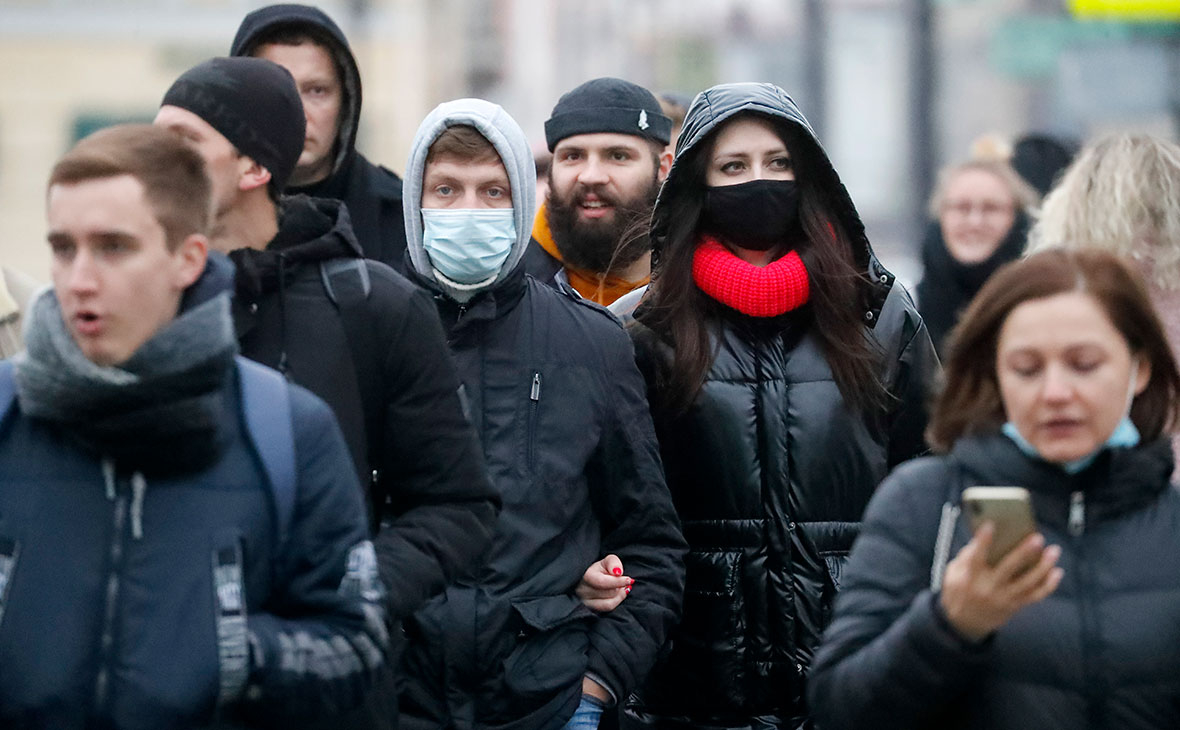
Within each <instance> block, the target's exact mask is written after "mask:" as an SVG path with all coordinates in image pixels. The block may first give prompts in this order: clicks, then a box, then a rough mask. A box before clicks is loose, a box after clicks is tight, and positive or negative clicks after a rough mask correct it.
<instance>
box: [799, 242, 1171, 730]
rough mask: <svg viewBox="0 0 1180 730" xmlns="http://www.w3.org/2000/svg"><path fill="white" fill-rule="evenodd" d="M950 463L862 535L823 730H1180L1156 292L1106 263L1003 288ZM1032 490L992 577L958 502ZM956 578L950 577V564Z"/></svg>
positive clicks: (886, 506) (964, 340)
mask: <svg viewBox="0 0 1180 730" xmlns="http://www.w3.org/2000/svg"><path fill="white" fill-rule="evenodd" d="M945 365H946V370H945V376H946V377H945V387H944V389H943V391H942V393H941V394H939V396H938V398H937V400H936V402H935V405H934V409H933V412H932V415H931V422H930V431H929V435H930V441H931V444H932V445H933V447H934V448H935V450H936V451H937V452H939V454H938V455H937V456H932V457H929V458H923V459H918V460H915V461H913V462H910V463H908V464H905V465H903V466H901V467H899V468H898V469H897V470H896V471H894V472H893V474H891V475H890V476H889V478H888V479H887V480H886V481H885V482H884V483H883V484H882V485H881V487H880V489H879V490H878V491H877V494H876V495H875V496H874V497H873V501H872V503H870V505H869V508H868V511H867V512H866V514H865V522H864V528H863V530H862V532H861V536H860V538H859V539H858V540H857V542H856V545H855V547H854V548H853V551H852V556H851V558H850V559H849V562H848V570H847V572H846V573H845V586H844V591H843V592H842V593H841V595H840V597H839V599H837V601H836V615H835V619H834V620H833V622H832V625H831V627H830V628H829V629H828V631H827V633H826V634H825V636H824V643H823V645H822V646H821V647H820V650H819V652H818V653H817V654H816V659H815V668H814V671H813V673H812V676H811V683H810V694H811V698H812V704H813V707H814V708H815V714H816V720H817V723H818V724H819V726H820V727H823V728H825V730H859V729H860V728H867V727H872V728H898V729H902V728H904V729H905V730H922V729H924V728H948V727H951V728H980V729H982V728H987V729H988V730H1006V729H1008V728H1012V729H1016V728H1021V729H1023V728H1048V729H1052V728H1061V729H1062V730H1066V729H1069V730H1073V729H1074V728H1080V727H1090V728H1119V729H1120V730H1147V729H1148V728H1151V729H1153V730H1165V728H1175V727H1178V726H1180V654H1178V653H1177V652H1175V651H1172V650H1171V647H1173V646H1175V645H1176V643H1177V642H1178V641H1180V572H1178V571H1177V570H1176V559H1175V556H1176V555H1177V554H1180V531H1178V530H1177V529H1176V525H1177V524H1180V492H1178V491H1177V490H1176V489H1174V488H1172V486H1171V485H1170V484H1169V475H1170V474H1171V473H1172V463H1173V462H1172V452H1171V449H1170V448H1169V441H1168V438H1167V435H1168V434H1169V433H1170V432H1172V431H1173V430H1174V428H1175V427H1176V425H1177V417H1178V415H1180V373H1177V369H1176V361H1175V359H1174V358H1173V356H1172V353H1171V350H1170V349H1169V347H1168V343H1167V339H1166V336H1165V335H1164V332H1163V328H1162V327H1161V325H1160V322H1159V319H1158V318H1157V317H1156V315H1155V312H1154V311H1153V309H1152V306H1151V303H1150V300H1149V298H1148V296H1147V293H1146V292H1145V291H1144V287H1143V282H1142V280H1141V279H1140V278H1139V277H1138V276H1136V275H1135V273H1134V272H1133V271H1132V270H1131V269H1130V268H1129V267H1127V266H1126V265H1125V264H1124V263H1123V262H1121V261H1120V260H1119V259H1118V258H1117V257H1115V256H1113V255H1111V254H1109V253H1106V252H1102V251H1086V250H1081V249H1079V250H1069V251H1061V250H1057V251H1045V252H1041V253H1036V254H1033V255H1031V256H1030V257H1028V258H1027V259H1024V260H1021V261H1017V262H1014V263H1011V264H1009V265H1007V266H1005V267H1004V268H1002V269H1000V271H998V272H996V274H995V276H993V277H992V278H991V279H990V280H989V281H988V282H987V283H986V284H985V285H984V287H983V289H982V290H980V292H979V295H978V296H977V297H976V298H975V300H974V301H973V302H972V304H971V307H970V308H969V309H968V310H967V313H966V314H965V315H964V317H963V320H962V321H961V322H960V324H959V325H958V327H957V328H956V329H955V331H954V333H953V334H952V336H951V343H950V346H949V354H948V356H947V359H946V361H945ZM979 485H1008V486H1017V487H1023V488H1025V489H1026V490H1028V492H1029V493H1030V494H1031V506H1032V510H1033V513H1034V515H1035V521H1036V530H1037V531H1036V532H1035V533H1034V534H1031V535H1028V536H1027V537H1026V538H1025V539H1023V540H1022V541H1021V542H1019V543H1017V545H1016V546H1015V547H1013V548H1011V549H1010V550H1009V551H1008V552H1007V553H1006V554H1004V555H1002V556H1000V557H998V559H994V560H991V561H989V558H988V552H989V550H990V548H991V546H992V543H993V539H995V538H996V537H997V535H999V534H1000V533H999V531H998V530H997V527H996V525H995V523H993V522H985V523H983V525H982V526H980V528H979V529H978V530H977V531H976V532H975V533H974V534H972V533H971V531H970V527H969V525H968V520H967V515H965V514H961V512H966V511H967V509H966V508H961V506H960V503H961V495H962V492H963V490H964V489H965V488H968V487H973V486H979ZM951 556H953V559H950V560H949V562H948V559H949V558H951Z"/></svg>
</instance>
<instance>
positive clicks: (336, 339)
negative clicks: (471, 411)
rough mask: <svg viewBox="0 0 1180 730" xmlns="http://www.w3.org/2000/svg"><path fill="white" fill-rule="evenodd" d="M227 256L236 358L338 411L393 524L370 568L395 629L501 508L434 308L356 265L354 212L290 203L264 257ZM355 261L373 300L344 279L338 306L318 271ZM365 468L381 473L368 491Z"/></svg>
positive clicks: (417, 293)
mask: <svg viewBox="0 0 1180 730" xmlns="http://www.w3.org/2000/svg"><path fill="white" fill-rule="evenodd" d="M231 257H232V258H233V259H234V261H235V263H236V264H237V265H238V271H237V276H236V282H235V285H236V288H237V296H236V298H235V300H234V324H235V327H236V328H237V332H238V341H239V343H240V345H241V349H242V354H243V355H245V356H246V357H248V358H250V359H252V360H256V361H258V362H261V363H262V364H264V365H269V366H271V367H275V368H278V369H280V370H282V371H284V372H285V373H286V374H287V376H288V377H289V378H290V379H291V380H293V381H294V382H296V383H299V384H300V385H302V386H304V387H305V388H307V389H308V390H310V391H311V392H313V393H315V394H316V395H318V396H320V397H321V398H323V399H324V400H325V401H327V403H328V405H329V406H331V407H332V410H333V412H334V413H335V414H336V418H337V419H338V420H339V422H340V425H341V429H342V430H343V431H344V436H345V440H346V441H347V442H348V445H349V449H350V450H351V452H352V455H353V458H354V459H355V460H356V462H357V467H358V472H359V474H360V475H361V479H363V482H362V483H364V484H366V485H370V486H371V487H372V490H371V493H370V494H369V498H370V508H371V509H372V510H373V511H374V516H375V517H376V518H381V519H383V520H385V521H386V522H387V523H389V524H388V526H387V527H386V529H383V530H382V531H381V534H380V535H379V536H378V537H377V539H376V544H377V555H378V558H379V559H380V562H381V577H382V579H383V580H384V581H386V583H387V585H388V586H389V588H390V591H389V593H390V603H389V610H390V614H391V617H392V618H394V619H400V618H402V617H404V616H405V615H407V614H409V613H410V612H412V611H413V610H414V609H416V608H417V607H418V606H419V605H421V604H422V603H423V602H424V601H425V600H426V599H427V598H429V597H430V596H432V595H435V594H437V593H438V592H439V591H441V590H442V588H443V586H444V585H445V584H446V583H447V582H448V581H449V580H450V579H451V578H452V577H453V576H454V574H455V573H456V572H457V571H460V570H465V569H466V568H467V566H468V565H469V564H470V563H471V562H472V561H473V560H475V559H476V558H477V557H478V556H479V555H481V554H482V553H483V552H484V550H485V549H486V547H487V545H488V543H489V542H490V540H491V530H492V525H493V523H494V521H495V514H496V506H497V503H498V498H497V497H496V494H495V492H494V490H493V489H492V486H491V484H490V483H489V482H488V478H487V475H486V473H485V471H484V468H483V460H482V458H481V457H480V454H479V450H478V449H479V447H478V442H477V441H476V438H475V434H474V433H473V431H472V428H471V426H470V424H468V423H467V420H466V418H465V417H464V415H463V410H462V406H461V404H460V402H459V395H458V387H459V379H458V376H457V374H456V373H455V368H454V365H453V364H452V362H451V360H450V357H449V355H448V353H447V347H446V340H445V338H444V335H443V332H442V327H441V325H440V323H439V321H438V315H437V313H436V312H435V309H434V304H433V302H432V301H431V300H430V297H429V295H427V294H426V293H425V292H423V291H422V290H421V289H418V288H417V287H415V286H414V285H413V284H411V283H410V282H409V281H408V280H406V279H405V278H404V277H402V276H400V275H399V274H397V273H396V272H394V271H392V270H391V269H389V267H387V266H384V265H383V264H379V263H377V262H375V261H364V260H363V259H361V258H360V250H359V247H358V246H357V243H356V239H355V238H354V237H353V235H352V232H351V230H350V228H349V222H348V213H347V211H346V210H345V209H344V207H343V206H342V205H341V204H340V203H339V202H337V201H333V200H317V199H313V198H307V197H305V196H292V197H289V198H285V199H284V204H283V211H282V216H281V218H280V226H279V233H278V235H277V236H275V239H274V240H273V241H271V243H270V245H269V246H268V247H267V249H266V250H265V251H260V252H259V251H248V250H238V251H235V252H233V253H232V254H231ZM349 260H355V261H358V262H361V263H362V265H363V266H364V271H365V272H366V273H367V275H368V279H369V283H370V287H371V290H370V292H369V294H368V295H367V296H363V295H355V296H354V297H352V298H350V297H349V296H347V294H346V287H347V286H348V285H349V284H350V281H349V279H350V277H351V278H359V273H358V272H357V270H356V269H349V270H345V271H343V272H342V273H340V274H339V275H337V276H334V277H332V282H333V283H334V287H335V289H336V291H337V293H338V296H339V297H340V302H339V303H338V304H333V303H332V300H331V299H330V298H329V297H328V294H327V290H326V289H325V285H324V270H323V267H322V264H324V263H333V262H339V261H344V262H345V263H347V262H348V261H349ZM280 261H281V262H282V269H283V276H282V278H281V281H282V285H281V286H280V277H279V262H280ZM358 288H359V286H358ZM348 318H351V319H352V320H353V321H352V326H351V327H350V326H349V325H348V324H346V322H345V320H346V319H348ZM371 469H377V470H378V471H379V472H380V477H379V479H377V481H376V482H375V483H373V484H371V483H370V478H369V475H370V470H371Z"/></svg>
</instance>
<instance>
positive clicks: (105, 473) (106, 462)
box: [102, 457, 115, 502]
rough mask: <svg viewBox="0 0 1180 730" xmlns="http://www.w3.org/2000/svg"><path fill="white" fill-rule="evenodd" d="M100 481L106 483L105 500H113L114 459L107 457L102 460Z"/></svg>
mask: <svg viewBox="0 0 1180 730" xmlns="http://www.w3.org/2000/svg"><path fill="white" fill-rule="evenodd" d="M102 483H103V484H104V485H106V493H107V501H109V502H114V501H115V461H114V459H111V458H109V457H106V458H104V459H103V460H102Z"/></svg>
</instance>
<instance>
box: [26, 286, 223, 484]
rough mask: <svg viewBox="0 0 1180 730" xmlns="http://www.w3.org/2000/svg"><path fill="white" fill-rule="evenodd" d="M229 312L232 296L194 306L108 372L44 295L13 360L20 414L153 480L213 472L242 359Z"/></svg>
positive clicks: (50, 297) (52, 298)
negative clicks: (228, 388)
mask: <svg viewBox="0 0 1180 730" xmlns="http://www.w3.org/2000/svg"><path fill="white" fill-rule="evenodd" d="M229 305H230V303H229V293H228V291H222V292H221V293H219V294H217V295H216V296H213V297H212V298H209V299H206V300H204V301H202V302H200V303H197V304H194V305H193V306H192V307H191V308H189V309H188V310H186V311H183V312H182V313H181V314H180V315H178V316H177V317H176V319H174V320H172V322H171V323H169V324H168V325H166V326H165V327H164V328H163V329H161V330H160V331H158V332H157V333H156V334H155V335H154V336H152V337H151V338H150V339H149V340H148V341H147V342H145V343H144V344H143V345H141V346H140V347H139V349H138V350H136V351H135V354H133V355H132V356H131V358H130V359H128V360H127V361H126V362H124V363H122V364H120V365H118V366H113V367H103V366H101V365H97V364H95V363H93V362H91V361H90V360H88V359H87V358H86V356H85V355H83V354H82V350H81V349H80V348H79V347H78V344H77V343H76V342H75V341H74V338H73V337H72V336H71V335H70V333H69V330H68V329H67V328H66V325H65V322H64V321H63V320H62V313H61V307H60V305H59V303H58V301H57V296H56V295H55V294H54V292H53V291H52V290H48V289H47V290H45V291H44V292H42V293H41V295H40V296H39V297H38V298H37V299H36V300H35V301H34V302H33V304H32V306H31V308H30V318H31V322H30V326H29V328H28V339H27V341H26V343H25V344H26V348H27V350H26V352H25V353H22V354H21V355H18V356H17V358H16V359H15V360H14V364H15V367H14V374H13V375H14V379H15V381H16V391H17V397H18V400H19V403H20V409H21V411H22V413H24V414H25V415H26V416H28V417H30V418H35V419H42V420H45V421H50V422H52V423H54V424H56V425H58V426H60V427H61V428H62V429H63V430H64V431H65V432H66V433H67V434H69V435H70V436H72V437H74V438H75V439H76V440H77V441H79V442H80V443H81V444H82V445H83V446H84V447H86V448H87V449H89V450H91V451H93V452H96V454H97V455H99V456H102V457H109V458H113V459H114V460H115V462H116V464H118V465H119V466H120V467H123V468H127V469H134V470H136V471H140V472H142V473H143V474H144V475H146V476H163V475H170V474H182V473H186V472H191V471H196V470H199V469H201V468H204V467H206V466H208V465H209V464H211V463H212V462H213V461H214V460H215V459H216V457H217V456H218V455H219V454H220V451H221V447H222V444H221V443H220V442H219V439H218V429H219V424H220V422H221V419H222V418H223V412H224V406H223V405H222V403H221V398H220V393H221V389H222V388H223V387H224V385H225V383H226V379H227V378H229V377H230V376H231V374H232V372H233V371H232V367H233V358H234V354H235V353H236V352H237V340H236V339H235V337H234V329H233V321H232V319H231V317H230V306H229Z"/></svg>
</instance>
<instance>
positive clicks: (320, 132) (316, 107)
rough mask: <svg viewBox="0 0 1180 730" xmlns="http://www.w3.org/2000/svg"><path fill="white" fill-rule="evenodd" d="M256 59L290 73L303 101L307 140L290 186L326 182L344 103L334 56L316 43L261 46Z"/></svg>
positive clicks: (304, 141)
mask: <svg viewBox="0 0 1180 730" xmlns="http://www.w3.org/2000/svg"><path fill="white" fill-rule="evenodd" d="M254 55H255V56H257V57H258V58H265V59H266V60H268V61H271V62H273V63H277V64H278V65H280V66H282V67H283V68H285V69H287V70H288V71H290V72H291V75H292V76H294V77H295V86H296V87H298V89H299V97H300V98H301V99H302V100H303V113H304V115H305V116H306V117H307V137H306V138H305V139H304V140H303V153H302V154H300V155H299V162H298V163H296V165H295V172H294V173H293V174H292V175H291V181H290V182H289V183H288V185H294V186H298V185H310V184H311V183H315V182H319V181H320V180H323V179H324V178H326V177H327V176H328V175H330V174H331V173H332V164H333V162H334V159H333V155H332V153H333V151H334V149H335V146H336V135H337V132H338V131H339V129H340V108H341V106H342V105H343V103H344V89H343V83H342V81H341V79H340V76H339V75H338V74H337V73H336V64H335V63H334V62H333V61H332V54H331V53H329V52H328V49H326V48H324V47H323V46H321V45H319V44H317V43H312V42H307V43H301V44H299V45H297V46H286V45H281V44H278V43H267V44H264V45H262V46H259V47H258V50H256V51H255V52H254Z"/></svg>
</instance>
